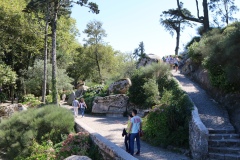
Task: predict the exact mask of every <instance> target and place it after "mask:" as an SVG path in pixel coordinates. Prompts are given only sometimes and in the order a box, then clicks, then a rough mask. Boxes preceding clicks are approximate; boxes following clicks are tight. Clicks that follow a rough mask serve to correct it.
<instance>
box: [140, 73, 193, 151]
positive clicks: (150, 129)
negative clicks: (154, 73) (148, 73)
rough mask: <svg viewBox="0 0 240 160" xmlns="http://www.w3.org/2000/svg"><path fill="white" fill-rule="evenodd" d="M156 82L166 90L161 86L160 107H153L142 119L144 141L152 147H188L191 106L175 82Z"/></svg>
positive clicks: (163, 78)
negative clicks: (161, 83) (152, 145)
mask: <svg viewBox="0 0 240 160" xmlns="http://www.w3.org/2000/svg"><path fill="white" fill-rule="evenodd" d="M158 82H163V84H165V86H166V88H164V86H163V89H162V94H161V95H162V97H161V100H160V105H157V106H155V107H153V109H152V110H151V111H150V113H149V114H148V115H147V116H146V117H145V118H144V119H143V130H144V132H145V136H144V137H145V140H147V141H149V142H150V143H152V144H154V145H163V146H167V145H175V146H184V147H188V137H189V133H188V130H189V128H188V124H189V118H190V116H191V110H192V107H193V105H192V103H191V101H190V100H189V98H188V96H187V95H186V94H185V93H184V92H183V91H182V90H181V89H180V88H179V86H178V83H177V82H176V80H174V79H167V78H166V77H162V78H161V79H160V80H159V81H158ZM152 139H154V141H152Z"/></svg>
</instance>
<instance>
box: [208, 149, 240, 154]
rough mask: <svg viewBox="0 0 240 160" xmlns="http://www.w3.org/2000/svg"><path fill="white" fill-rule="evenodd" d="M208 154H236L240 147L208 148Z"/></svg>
mask: <svg viewBox="0 0 240 160" xmlns="http://www.w3.org/2000/svg"><path fill="white" fill-rule="evenodd" d="M208 151H209V153H223V154H238V155H240V147H208Z"/></svg>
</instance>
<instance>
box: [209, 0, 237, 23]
mask: <svg viewBox="0 0 240 160" xmlns="http://www.w3.org/2000/svg"><path fill="white" fill-rule="evenodd" d="M234 2H235V1H234V0H210V3H209V9H210V11H211V12H214V13H215V15H216V16H217V17H218V16H220V17H221V21H222V22H223V23H226V25H228V24H229V21H233V20H236V19H235V18H233V14H234V13H236V12H237V11H239V9H238V7H237V6H236V5H235V4H234ZM215 23H217V24H218V21H217V20H216V21H215Z"/></svg>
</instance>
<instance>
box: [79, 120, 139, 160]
mask: <svg viewBox="0 0 240 160" xmlns="http://www.w3.org/2000/svg"><path fill="white" fill-rule="evenodd" d="M75 125H76V130H77V132H80V131H86V132H88V133H89V134H90V137H91V139H92V141H93V142H94V143H95V144H96V145H97V146H98V147H99V149H100V151H101V154H102V155H103V158H104V160H113V159H114V160H137V158H135V157H133V156H131V155H130V154H128V153H127V152H126V151H124V150H123V149H122V148H120V147H118V146H117V145H116V144H114V143H112V142H110V141H109V140H107V139H106V138H104V137H103V136H101V135H100V134H98V133H97V132H95V131H94V130H93V129H91V128H90V127H88V126H87V125H86V124H84V123H83V122H75Z"/></svg>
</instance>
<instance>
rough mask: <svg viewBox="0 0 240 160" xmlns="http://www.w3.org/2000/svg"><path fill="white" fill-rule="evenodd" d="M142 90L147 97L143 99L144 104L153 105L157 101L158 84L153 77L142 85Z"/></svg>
mask: <svg viewBox="0 0 240 160" xmlns="http://www.w3.org/2000/svg"><path fill="white" fill-rule="evenodd" d="M143 90H144V94H145V96H146V97H147V98H146V101H145V105H146V106H154V105H156V104H158V103H159V98H160V97H159V91H158V84H157V83H156V80H155V79H148V81H147V82H145V83H144V85H143Z"/></svg>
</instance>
